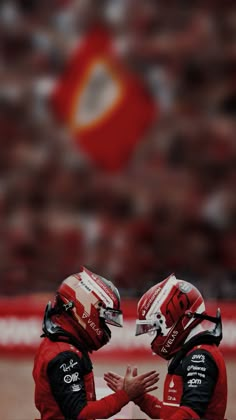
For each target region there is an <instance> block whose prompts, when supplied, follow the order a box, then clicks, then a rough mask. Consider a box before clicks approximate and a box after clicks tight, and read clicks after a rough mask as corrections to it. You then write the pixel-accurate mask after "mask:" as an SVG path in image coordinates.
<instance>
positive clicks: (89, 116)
mask: <svg viewBox="0 0 236 420" xmlns="http://www.w3.org/2000/svg"><path fill="white" fill-rule="evenodd" d="M112 49H113V48H112V39H111V37H110V35H109V32H108V31H106V30H105V29H103V28H94V29H93V30H92V31H90V32H89V33H88V34H87V35H86V36H85V37H84V39H83V40H82V42H81V43H80V44H79V46H78V48H77V49H76V51H75V53H74V55H73V57H72V58H71V60H70V62H69V63H68V65H67V68H66V70H65V72H64V74H63V75H62V76H61V78H60V79H59V80H58V81H57V83H56V87H55V89H54V91H53V94H52V98H51V99H52V108H53V111H54V113H55V115H56V117H57V118H59V119H60V120H61V121H62V122H63V123H64V124H66V126H67V127H69V129H70V131H71V133H72V138H73V140H74V141H75V142H76V144H78V145H79V147H80V149H81V150H83V152H85V153H86V154H87V155H88V156H89V157H90V159H92V160H93V161H94V162H95V164H96V165H97V166H99V167H101V168H103V169H106V170H108V171H115V170H119V169H121V168H122V167H124V166H125V164H126V163H127V162H128V161H129V159H130V157H131V156H132V153H133V151H134V149H135V146H136V145H137V143H138V142H139V141H140V140H141V139H142V137H143V136H144V134H145V132H146V130H147V129H148V128H149V126H150V125H151V123H152V122H153V120H154V117H155V114H156V105H155V102H154V99H153V98H152V96H151V95H150V94H149V92H148V91H147V90H146V88H145V86H144V84H143V83H142V82H141V81H140V79H138V78H137V77H136V76H135V75H134V74H132V73H131V72H129V71H127V70H126V69H125V68H124V66H123V65H122V64H121V62H120V60H118V59H117V57H116V55H115V54H114V52H113V51H112Z"/></svg>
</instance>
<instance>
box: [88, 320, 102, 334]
mask: <svg viewBox="0 0 236 420" xmlns="http://www.w3.org/2000/svg"><path fill="white" fill-rule="evenodd" d="M88 324H89V326H90V328H92V330H93V331H94V332H95V333H96V334H97V335H98V336H100V335H101V334H102V330H100V328H98V327H97V325H96V324H95V322H94V321H92V320H91V319H90V318H89V319H88Z"/></svg>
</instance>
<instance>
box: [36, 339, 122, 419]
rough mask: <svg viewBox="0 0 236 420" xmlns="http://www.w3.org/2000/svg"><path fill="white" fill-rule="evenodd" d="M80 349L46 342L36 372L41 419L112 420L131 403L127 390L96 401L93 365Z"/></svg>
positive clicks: (37, 398) (40, 351)
mask: <svg viewBox="0 0 236 420" xmlns="http://www.w3.org/2000/svg"><path fill="white" fill-rule="evenodd" d="M79 347H80V346H76V345H75V344H74V342H73V343H71V342H70V341H68V342H61V341H55V340H54V341H51V340H50V339H49V338H47V337H45V338H44V339H43V341H42V343H41V345H40V347H39V349H38V351H37V354H36V357H35V363H34V369H33V377H34V381H35V405H36V407H37V409H38V410H39V412H40V414H41V419H42V420H79V419H95V418H100V419H101V418H109V417H111V416H112V415H113V414H115V413H117V412H119V411H120V410H121V408H122V407H123V406H124V405H126V404H127V403H128V402H129V397H128V395H127V393H126V392H125V391H124V390H121V391H117V392H116V393H114V394H111V395H108V396H106V397H104V398H102V399H100V400H98V401H96V394H95V387H94V375H93V367H92V363H91V360H90V357H89V355H88V353H87V352H85V351H81V349H79Z"/></svg>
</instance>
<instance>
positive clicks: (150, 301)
mask: <svg viewBox="0 0 236 420" xmlns="http://www.w3.org/2000/svg"><path fill="white" fill-rule="evenodd" d="M160 291H161V287H158V288H157V289H156V290H155V292H154V293H153V294H152V296H150V298H147V299H146V300H145V303H144V305H143V308H142V312H141V313H142V316H144V315H145V313H146V312H147V310H148V309H149V308H150V307H151V305H152V303H153V302H154V300H155V299H156V297H157V295H158V294H159V293H160Z"/></svg>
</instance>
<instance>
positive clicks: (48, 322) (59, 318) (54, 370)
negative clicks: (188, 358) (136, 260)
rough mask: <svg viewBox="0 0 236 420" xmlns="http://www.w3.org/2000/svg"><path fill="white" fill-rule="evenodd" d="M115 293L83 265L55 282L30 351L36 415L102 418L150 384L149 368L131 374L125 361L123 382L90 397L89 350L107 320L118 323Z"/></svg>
mask: <svg viewBox="0 0 236 420" xmlns="http://www.w3.org/2000/svg"><path fill="white" fill-rule="evenodd" d="M122 322H123V320H122V312H121V310H120V296H119V292H118V290H117V288H116V287H115V286H114V285H113V283H112V282H110V281H108V280H106V279H104V278H103V277H101V276H98V275H97V274H94V273H92V272H91V271H89V270H88V269H86V268H85V267H82V268H81V271H80V272H79V273H77V274H74V275H71V276H70V277H68V278H67V279H65V280H64V281H63V282H62V284H61V285H60V287H59V289H58V291H57V294H56V297H55V303H54V305H53V306H52V304H51V302H49V303H48V305H47V307H46V310H45V315H44V321H43V335H42V337H43V340H42V342H41V344H40V346H39V349H38V351H37V353H36V356H35V362H34V369H33V377H34V381H35V405H36V407H37V409H38V410H39V412H40V414H41V419H42V420H79V419H95V418H100V419H102V418H103V419H104V418H108V417H110V416H112V415H114V414H116V413H117V412H119V411H120V410H121V408H122V407H123V406H124V405H126V404H127V403H128V402H129V401H130V400H133V399H134V398H136V397H138V396H140V395H142V394H143V393H145V392H148V391H150V390H153V389H156V386H155V383H156V382H157V380H158V374H157V373H156V372H155V371H151V372H147V373H144V374H142V375H139V376H134V375H133V374H132V372H131V368H130V367H129V366H128V367H127V371H126V375H125V378H124V381H123V386H122V387H121V389H120V390H118V391H117V392H116V393H115V394H113V393H112V394H111V395H108V396H106V397H104V398H102V399H100V400H97V401H96V394H95V386H94V375H93V370H92V369H93V367H92V362H91V359H90V356H89V353H90V352H92V351H94V350H98V349H100V348H101V347H102V346H104V345H105V344H107V343H108V342H109V340H110V338H111V331H110V329H109V328H108V326H107V324H112V325H114V326H118V327H121V326H122Z"/></svg>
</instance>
